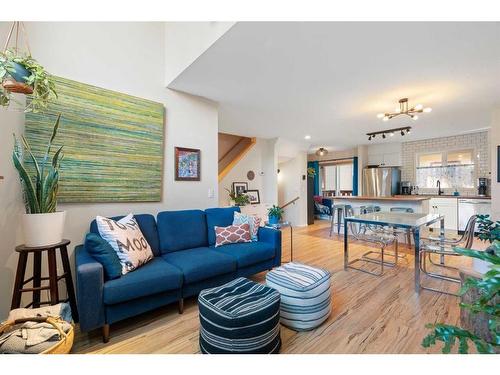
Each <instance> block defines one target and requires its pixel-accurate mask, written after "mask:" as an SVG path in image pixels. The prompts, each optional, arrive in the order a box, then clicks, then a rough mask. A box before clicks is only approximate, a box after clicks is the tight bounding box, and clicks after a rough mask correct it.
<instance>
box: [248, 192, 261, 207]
mask: <svg viewBox="0 0 500 375" xmlns="http://www.w3.org/2000/svg"><path fill="white" fill-rule="evenodd" d="M245 194H246V195H247V196H248V198H249V199H250V204H260V196H259V191H258V190H247V191H246V192H245Z"/></svg>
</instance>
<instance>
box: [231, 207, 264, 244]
mask: <svg viewBox="0 0 500 375" xmlns="http://www.w3.org/2000/svg"><path fill="white" fill-rule="evenodd" d="M260 222H261V219H260V217H257V216H254V215H246V214H242V213H240V212H237V211H235V212H234V219H233V225H240V224H248V225H249V226H250V236H251V238H252V241H258V240H259V238H258V237H257V233H258V232H259V226H260Z"/></svg>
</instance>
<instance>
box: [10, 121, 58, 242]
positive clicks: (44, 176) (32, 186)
mask: <svg viewBox="0 0 500 375" xmlns="http://www.w3.org/2000/svg"><path fill="white" fill-rule="evenodd" d="M60 119H61V115H59V116H58V117H57V120H56V122H55V124H54V127H53V130H52V135H51V137H50V139H49V142H48V144H47V149H46V151H45V155H44V157H43V159H42V160H41V162H39V161H38V160H37V158H36V157H35V156H34V155H33V152H32V149H31V146H30V145H29V143H28V141H27V140H26V138H25V137H24V136H21V141H19V139H17V138H16V136H15V135H14V151H13V153H12V160H13V161H14V166H15V168H16V169H17V171H18V173H19V177H20V179H21V187H22V192H23V199H24V205H25V208H26V214H24V215H23V219H22V225H23V232H24V240H25V245H26V246H45V245H53V244H55V243H58V242H61V240H62V235H63V229H64V219H65V214H66V212H65V211H56V206H57V192H58V188H59V170H60V167H61V160H62V158H63V154H62V149H63V146H61V147H59V148H58V149H57V151H55V152H54V153H53V154H51V148H52V142H53V141H54V138H55V137H56V134H57V129H58V127H59V122H60ZM25 151H26V152H27V153H28V157H29V159H31V161H32V163H33V166H34V172H31V173H30V171H29V170H28V169H26V166H25V164H24V152H25Z"/></svg>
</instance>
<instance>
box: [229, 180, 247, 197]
mask: <svg viewBox="0 0 500 375" xmlns="http://www.w3.org/2000/svg"><path fill="white" fill-rule="evenodd" d="M247 190H248V184H247V183H246V182H233V192H234V193H235V194H236V195H240V194H243V193H244V192H246V191H247Z"/></svg>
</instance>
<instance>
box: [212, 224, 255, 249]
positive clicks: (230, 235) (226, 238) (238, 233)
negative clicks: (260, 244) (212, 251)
mask: <svg viewBox="0 0 500 375" xmlns="http://www.w3.org/2000/svg"><path fill="white" fill-rule="evenodd" d="M240 242H252V237H251V236H250V225H249V224H238V225H230V226H228V227H215V247H219V246H223V245H229V244H233V243H240Z"/></svg>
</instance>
